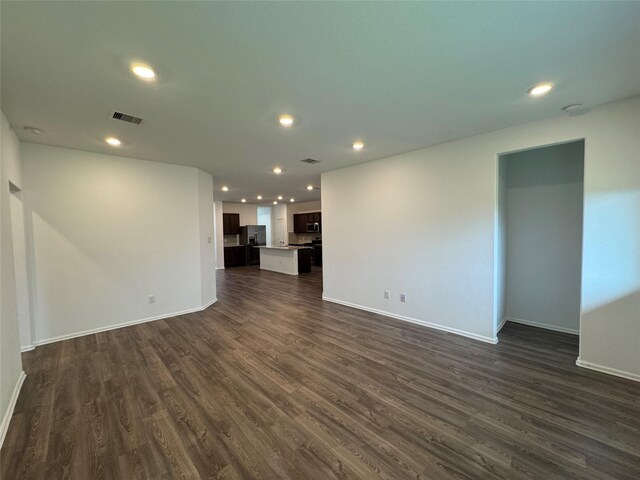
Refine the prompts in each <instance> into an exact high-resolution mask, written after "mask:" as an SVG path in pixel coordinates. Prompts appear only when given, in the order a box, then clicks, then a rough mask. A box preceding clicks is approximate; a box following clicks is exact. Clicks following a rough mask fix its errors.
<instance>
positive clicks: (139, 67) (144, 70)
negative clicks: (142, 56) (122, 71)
mask: <svg viewBox="0 0 640 480" xmlns="http://www.w3.org/2000/svg"><path fill="white" fill-rule="evenodd" d="M131 71H132V72H133V74H134V75H135V76H137V77H138V78H141V79H142V80H153V79H155V78H156V75H157V74H156V71H155V70H154V69H153V68H152V67H150V66H149V65H146V64H144V63H132V64H131Z"/></svg>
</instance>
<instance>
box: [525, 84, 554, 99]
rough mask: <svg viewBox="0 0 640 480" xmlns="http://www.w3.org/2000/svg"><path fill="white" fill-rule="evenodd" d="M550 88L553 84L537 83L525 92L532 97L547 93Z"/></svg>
mask: <svg viewBox="0 0 640 480" xmlns="http://www.w3.org/2000/svg"><path fill="white" fill-rule="evenodd" d="M552 88H553V85H551V84H550V83H539V84H537V85H534V86H533V87H531V88H530V89H529V90H527V93H528V94H529V95H530V96H532V97H539V96H540V95H544V94H545V93H548V92H549V90H551V89H552Z"/></svg>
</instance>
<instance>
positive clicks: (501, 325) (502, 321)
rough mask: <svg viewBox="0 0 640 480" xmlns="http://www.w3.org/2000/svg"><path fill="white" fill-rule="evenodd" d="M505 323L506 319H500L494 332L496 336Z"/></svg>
mask: <svg viewBox="0 0 640 480" xmlns="http://www.w3.org/2000/svg"><path fill="white" fill-rule="evenodd" d="M505 323H507V317H502V320H500V323H499V324H498V328H497V330H496V334H497V333H498V332H499V331H500V330H502V327H504V324H505Z"/></svg>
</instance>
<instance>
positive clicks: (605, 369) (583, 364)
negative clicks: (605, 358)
mask: <svg viewBox="0 0 640 480" xmlns="http://www.w3.org/2000/svg"><path fill="white" fill-rule="evenodd" d="M576 365H578V366H579V367H583V368H588V369H589V370H595V371H596V372H601V373H608V374H609V375H615V376H616V377H621V378H626V379H628V380H634V381H636V382H640V375H639V374H637V373H631V372H625V371H623V370H618V369H617V368H611V367H605V366H604V365H598V364H597V363H591V362H584V361H582V360H580V357H578V358H577V359H576Z"/></svg>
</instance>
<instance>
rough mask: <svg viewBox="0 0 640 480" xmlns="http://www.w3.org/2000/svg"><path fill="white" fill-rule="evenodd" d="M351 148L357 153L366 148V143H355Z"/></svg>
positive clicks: (358, 141)
mask: <svg viewBox="0 0 640 480" xmlns="http://www.w3.org/2000/svg"><path fill="white" fill-rule="evenodd" d="M351 148H353V149H354V150H356V151H359V150H362V149H363V148H364V143H363V142H361V141H360V140H357V141H355V142H353V144H352V145H351Z"/></svg>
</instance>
